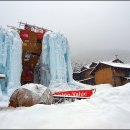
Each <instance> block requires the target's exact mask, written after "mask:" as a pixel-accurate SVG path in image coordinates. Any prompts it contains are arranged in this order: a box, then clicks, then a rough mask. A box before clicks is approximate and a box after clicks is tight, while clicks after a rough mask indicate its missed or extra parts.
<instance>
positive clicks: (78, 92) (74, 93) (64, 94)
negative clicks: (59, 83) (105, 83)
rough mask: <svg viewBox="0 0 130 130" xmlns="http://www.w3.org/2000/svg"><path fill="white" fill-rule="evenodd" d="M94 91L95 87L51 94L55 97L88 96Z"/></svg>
mask: <svg viewBox="0 0 130 130" xmlns="http://www.w3.org/2000/svg"><path fill="white" fill-rule="evenodd" d="M94 92H95V89H91V90H71V91H60V92H55V93H54V94H53V96H56V97H76V98H89V97H90V96H91V95H92V94H93V93H94Z"/></svg>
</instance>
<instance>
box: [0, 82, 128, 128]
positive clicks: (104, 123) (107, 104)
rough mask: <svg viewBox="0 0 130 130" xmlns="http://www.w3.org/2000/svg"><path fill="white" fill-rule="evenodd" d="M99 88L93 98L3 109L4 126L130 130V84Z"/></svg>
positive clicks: (0, 125) (1, 125)
mask: <svg viewBox="0 0 130 130" xmlns="http://www.w3.org/2000/svg"><path fill="white" fill-rule="evenodd" d="M95 87H100V89H99V90H97V91H96V93H95V95H93V96H92V98H91V99H90V100H78V101H75V102H73V103H67V104H59V105H49V106H48V105H41V104H38V105H34V106H32V107H29V108H18V109H15V110H2V111H0V128H1V129H7V128H11V129H31V128H33V129H63V128H64V129H130V123H129V122H130V83H128V84H126V85H124V86H120V87H114V88H112V87H111V85H108V84H106V85H105V84H104V85H96V86H95ZM101 88H103V89H102V90H101ZM32 113H33V114H32ZM25 115H27V116H26V118H25ZM30 119H31V120H30ZM7 124H8V125H7Z"/></svg>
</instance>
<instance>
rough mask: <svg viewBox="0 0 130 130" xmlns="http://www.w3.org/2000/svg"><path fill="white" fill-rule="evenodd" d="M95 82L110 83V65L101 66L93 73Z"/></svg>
mask: <svg viewBox="0 0 130 130" xmlns="http://www.w3.org/2000/svg"><path fill="white" fill-rule="evenodd" d="M95 81H96V84H105V83H110V84H112V83H113V82H112V81H113V80H112V69H111V67H108V68H103V69H101V70H99V71H97V72H96V73H95Z"/></svg>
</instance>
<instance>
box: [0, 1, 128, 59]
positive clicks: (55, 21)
mask: <svg viewBox="0 0 130 130" xmlns="http://www.w3.org/2000/svg"><path fill="white" fill-rule="evenodd" d="M18 21H23V22H27V23H30V24H35V25H37V26H43V27H45V28H48V29H50V30H53V31H56V32H61V33H63V34H64V35H65V36H66V37H67V39H68V41H69V43H70V50H71V56H72V57H73V58H75V59H80V60H86V61H89V60H90V59H91V60H94V58H95V57H96V58H97V57H98V58H99V59H102V57H101V56H102V55H103V56H104V57H105V55H106V58H107V57H108V55H111V56H112V55H114V54H115V53H118V54H119V53H120V52H119V51H120V50H123V51H124V50H126V51H127V56H128V57H127V58H128V59H129V56H130V53H129V52H130V51H129V48H130V2H129V1H37V2H36V1H26V2H24V1H21V2H20V1H11V2H9V1H6V2H4V1H0V25H2V26H6V25H13V26H17V27H18V23H17V22H18ZM95 50H96V51H99V52H100V51H101V50H113V51H115V52H113V53H112V52H110V51H109V52H108V53H106V51H104V53H102V54H100V55H98V54H99V53H96V51H95ZM124 52H125V51H124ZM94 54H95V55H94ZM119 55H120V57H121V56H122V55H123V53H120V54H119ZM125 57H126V55H125ZM96 58H95V60H96Z"/></svg>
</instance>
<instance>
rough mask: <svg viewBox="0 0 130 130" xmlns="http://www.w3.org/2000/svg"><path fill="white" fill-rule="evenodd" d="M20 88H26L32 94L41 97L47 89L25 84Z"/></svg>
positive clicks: (41, 86) (39, 85) (37, 85)
mask: <svg viewBox="0 0 130 130" xmlns="http://www.w3.org/2000/svg"><path fill="white" fill-rule="evenodd" d="M21 87H22V88H26V89H28V90H30V91H32V92H33V93H35V94H38V95H39V96H41V95H42V94H43V93H44V92H45V90H46V89H47V87H46V86H43V85H41V84H34V83H30V84H25V85H23V86H21Z"/></svg>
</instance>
